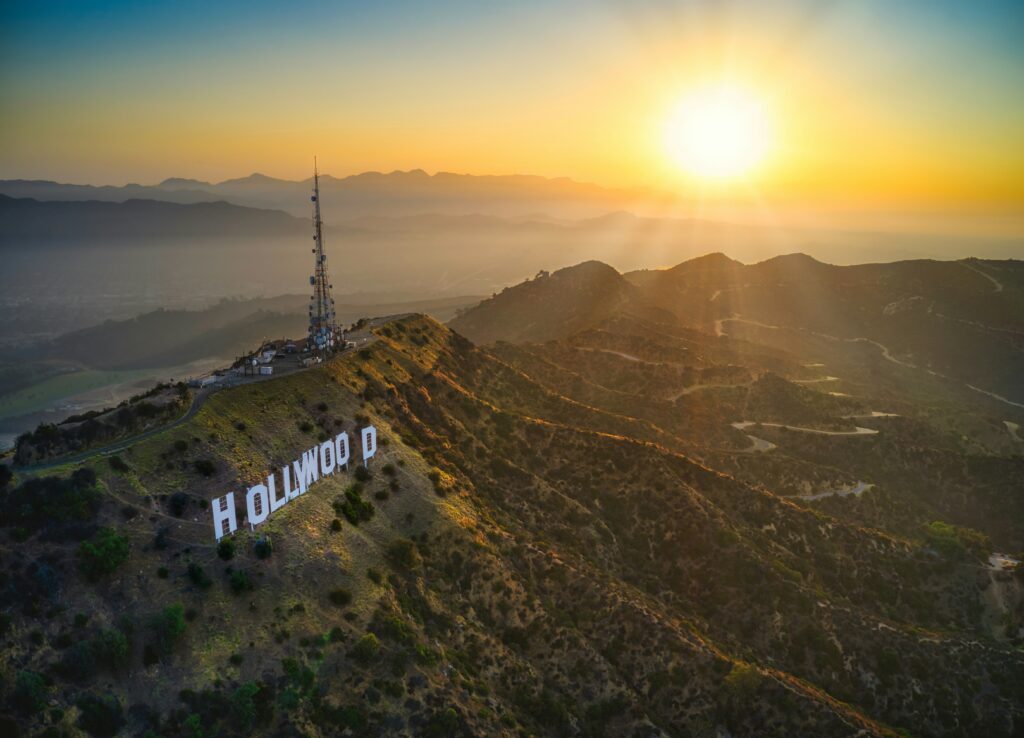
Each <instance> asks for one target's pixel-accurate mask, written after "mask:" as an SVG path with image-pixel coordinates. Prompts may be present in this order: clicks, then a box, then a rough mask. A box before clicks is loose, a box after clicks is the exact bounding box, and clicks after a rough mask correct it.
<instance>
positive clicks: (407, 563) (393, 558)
mask: <svg viewBox="0 0 1024 738" xmlns="http://www.w3.org/2000/svg"><path fill="white" fill-rule="evenodd" d="M386 556H387V559H388V561H389V562H390V563H391V565H392V566H394V567H395V568H396V569H405V570H408V569H415V568H416V567H418V566H419V565H420V563H421V562H422V559H421V558H420V552H419V551H418V550H417V549H416V542H415V541H412V540H409V539H408V538H397V539H395V540H394V541H392V542H391V543H389V544H388V548H387V552H386Z"/></svg>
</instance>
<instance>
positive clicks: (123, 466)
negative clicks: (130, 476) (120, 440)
mask: <svg viewBox="0 0 1024 738" xmlns="http://www.w3.org/2000/svg"><path fill="white" fill-rule="evenodd" d="M107 463H108V464H110V468H111V469H113V470H114V471H116V472H121V473H122V474H123V473H124V472H127V471H131V467H130V466H128V464H127V462H125V460H124V459H122V458H121V457H120V456H118V455H117V454H114V455H113V456H111V457H110V458H109V459H107Z"/></svg>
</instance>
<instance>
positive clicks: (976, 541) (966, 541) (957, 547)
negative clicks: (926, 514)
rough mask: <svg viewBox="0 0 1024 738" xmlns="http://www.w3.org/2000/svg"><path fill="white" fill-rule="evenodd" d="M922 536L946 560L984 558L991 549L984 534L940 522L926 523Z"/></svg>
mask: <svg viewBox="0 0 1024 738" xmlns="http://www.w3.org/2000/svg"><path fill="white" fill-rule="evenodd" d="M924 536H925V540H926V541H927V542H928V545H930V546H931V547H932V548H934V549H935V550H936V551H938V552H939V553H941V554H942V555H943V556H946V557H948V558H964V557H966V556H968V555H969V554H974V555H976V556H984V555H985V554H987V553H988V551H989V549H990V548H991V544H990V542H989V539H988V536H986V535H985V534H984V533H980V532H979V531H976V530H974V529H973V528H963V527H961V526H958V525H950V524H949V523H944V522H942V521H941V520H933V521H932V522H930V523H926V524H925V526H924Z"/></svg>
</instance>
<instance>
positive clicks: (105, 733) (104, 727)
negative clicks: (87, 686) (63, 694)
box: [75, 693, 124, 738]
mask: <svg viewBox="0 0 1024 738" xmlns="http://www.w3.org/2000/svg"><path fill="white" fill-rule="evenodd" d="M75 705H76V706H77V707H78V710H79V715H78V726H79V727H80V728H82V729H83V730H85V731H86V732H87V733H89V735H92V736H96V738H111V737H112V736H114V735H116V734H117V731H119V730H120V729H121V728H122V726H124V710H123V709H122V707H121V701H120V700H119V699H118V698H117V697H116V696H114V695H112V694H108V695H102V696H101V695H95V694H89V693H86V694H83V695H81V696H80V697H79V698H78V699H77V700H76V701H75Z"/></svg>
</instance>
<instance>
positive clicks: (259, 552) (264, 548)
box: [252, 536, 274, 559]
mask: <svg viewBox="0 0 1024 738" xmlns="http://www.w3.org/2000/svg"><path fill="white" fill-rule="evenodd" d="M252 550H253V551H255V552H256V558H257V559H269V558H270V554H272V553H274V544H273V543H272V542H271V541H270V538H269V537H267V536H261V537H259V538H258V539H256V543H254V544H253V545H252Z"/></svg>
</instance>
